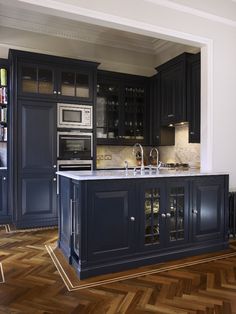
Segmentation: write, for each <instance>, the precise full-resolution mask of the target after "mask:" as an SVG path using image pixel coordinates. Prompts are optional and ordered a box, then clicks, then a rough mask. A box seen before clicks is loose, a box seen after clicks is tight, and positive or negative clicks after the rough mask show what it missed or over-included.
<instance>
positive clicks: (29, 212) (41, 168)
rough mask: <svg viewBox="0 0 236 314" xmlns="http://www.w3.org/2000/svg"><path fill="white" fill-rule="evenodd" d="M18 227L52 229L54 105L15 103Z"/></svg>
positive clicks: (16, 221) (27, 102)
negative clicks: (47, 226) (16, 118)
mask: <svg viewBox="0 0 236 314" xmlns="http://www.w3.org/2000/svg"><path fill="white" fill-rule="evenodd" d="M17 106H18V119H19V120H18V144H19V149H18V154H17V155H18V188H17V199H18V210H17V212H16V213H15V215H14V223H15V224H16V226H18V227H23V226H24V227H25V226H27V227H29V226H31V227H33V226H43V225H53V224H56V222H57V206H56V188H57V181H56V174H55V172H56V104H55V103H51V102H42V101H41V102H40V101H34V100H31V101H29V100H19V101H18V104H17Z"/></svg>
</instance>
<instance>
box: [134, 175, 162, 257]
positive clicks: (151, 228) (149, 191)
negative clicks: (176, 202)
mask: <svg viewBox="0 0 236 314" xmlns="http://www.w3.org/2000/svg"><path fill="white" fill-rule="evenodd" d="M163 188H164V185H163V184H162V182H161V181H159V182H157V181H156V180H155V182H145V183H144V184H143V186H142V188H141V189H140V190H139V195H140V211H141V215H140V228H141V230H140V245H141V250H144V251H145V250H155V249H157V248H159V247H161V246H162V245H163V243H164V240H165V237H164V231H165V228H163V227H164V224H163V217H162V210H163V208H164V203H163V202H164V197H165V193H164V192H165V191H164V190H163ZM164 223H165V220H164Z"/></svg>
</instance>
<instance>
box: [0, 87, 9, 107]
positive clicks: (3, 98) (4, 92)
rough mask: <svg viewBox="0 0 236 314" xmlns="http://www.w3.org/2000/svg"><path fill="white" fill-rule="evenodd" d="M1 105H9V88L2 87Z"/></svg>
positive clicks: (0, 91) (0, 93)
mask: <svg viewBox="0 0 236 314" xmlns="http://www.w3.org/2000/svg"><path fill="white" fill-rule="evenodd" d="M0 104H3V105H7V87H0Z"/></svg>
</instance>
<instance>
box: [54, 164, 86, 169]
mask: <svg viewBox="0 0 236 314" xmlns="http://www.w3.org/2000/svg"><path fill="white" fill-rule="evenodd" d="M87 167H91V165H89V164H88V165H82V166H80V165H74V166H72V165H68V166H64V165H60V168H87Z"/></svg>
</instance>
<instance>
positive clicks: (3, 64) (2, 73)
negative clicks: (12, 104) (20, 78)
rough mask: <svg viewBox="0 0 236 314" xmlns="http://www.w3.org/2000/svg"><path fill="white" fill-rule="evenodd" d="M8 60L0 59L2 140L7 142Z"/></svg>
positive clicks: (0, 137) (0, 128) (0, 122)
mask: <svg viewBox="0 0 236 314" xmlns="http://www.w3.org/2000/svg"><path fill="white" fill-rule="evenodd" d="M7 105H8V61H7V60H5V59H0V142H7V120H8V119H7V116H8V114H7Z"/></svg>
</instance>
